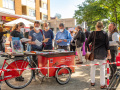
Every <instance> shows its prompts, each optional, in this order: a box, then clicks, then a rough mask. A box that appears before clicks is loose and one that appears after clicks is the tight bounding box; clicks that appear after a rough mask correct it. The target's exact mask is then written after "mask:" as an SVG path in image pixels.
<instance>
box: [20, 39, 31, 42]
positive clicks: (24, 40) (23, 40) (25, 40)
mask: <svg viewBox="0 0 120 90" xmlns="http://www.w3.org/2000/svg"><path fill="white" fill-rule="evenodd" d="M21 41H22V42H28V41H31V39H27V38H22V39H21Z"/></svg>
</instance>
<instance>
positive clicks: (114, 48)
mask: <svg viewBox="0 0 120 90" xmlns="http://www.w3.org/2000/svg"><path fill="white" fill-rule="evenodd" d="M108 30H109V34H108V37H109V45H110V52H111V59H110V62H116V55H117V53H118V43H117V41H119V34H118V31H117V27H116V25H115V23H113V22H112V23H110V24H109V26H108ZM116 69H117V66H116V64H111V65H110V70H111V74H110V79H112V77H113V75H114V74H115V72H116Z"/></svg>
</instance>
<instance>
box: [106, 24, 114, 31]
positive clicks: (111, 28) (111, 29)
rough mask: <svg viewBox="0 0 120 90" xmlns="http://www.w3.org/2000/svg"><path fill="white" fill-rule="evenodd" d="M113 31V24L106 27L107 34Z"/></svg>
mask: <svg viewBox="0 0 120 90" xmlns="http://www.w3.org/2000/svg"><path fill="white" fill-rule="evenodd" d="M114 29H115V26H114V25H113V24H109V26H108V30H109V32H113V31H114Z"/></svg>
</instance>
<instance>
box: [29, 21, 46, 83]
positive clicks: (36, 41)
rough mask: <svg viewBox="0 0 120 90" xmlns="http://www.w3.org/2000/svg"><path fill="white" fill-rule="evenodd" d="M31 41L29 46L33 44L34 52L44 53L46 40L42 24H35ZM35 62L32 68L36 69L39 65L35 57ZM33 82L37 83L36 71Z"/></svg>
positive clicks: (30, 37) (31, 32)
mask: <svg viewBox="0 0 120 90" xmlns="http://www.w3.org/2000/svg"><path fill="white" fill-rule="evenodd" d="M29 39H31V41H30V42H29V44H31V50H32V51H42V49H43V45H42V41H43V39H45V36H44V35H43V32H42V30H40V23H39V22H38V21H35V22H34V29H33V30H31V31H30V33H29ZM45 42H47V41H45ZM33 61H34V62H32V66H33V67H36V65H37V58H36V56H33ZM33 81H35V71H34V73H33Z"/></svg>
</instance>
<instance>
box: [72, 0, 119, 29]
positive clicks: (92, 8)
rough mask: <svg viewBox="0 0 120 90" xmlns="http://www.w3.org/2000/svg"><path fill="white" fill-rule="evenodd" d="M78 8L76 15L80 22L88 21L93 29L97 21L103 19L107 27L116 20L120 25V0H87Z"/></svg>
mask: <svg viewBox="0 0 120 90" xmlns="http://www.w3.org/2000/svg"><path fill="white" fill-rule="evenodd" d="M78 8H79V9H78V10H76V11H75V15H74V18H76V19H77V22H78V24H80V23H82V22H83V21H86V22H87V25H88V27H91V28H90V29H92V30H93V29H95V24H96V22H97V21H100V20H102V21H104V25H105V27H106V26H107V25H108V22H115V23H116V24H119V27H120V0H86V1H85V2H83V3H82V5H78ZM106 21H107V22H106Z"/></svg>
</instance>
